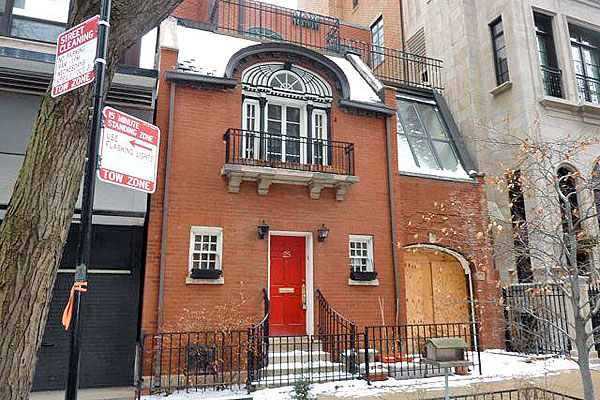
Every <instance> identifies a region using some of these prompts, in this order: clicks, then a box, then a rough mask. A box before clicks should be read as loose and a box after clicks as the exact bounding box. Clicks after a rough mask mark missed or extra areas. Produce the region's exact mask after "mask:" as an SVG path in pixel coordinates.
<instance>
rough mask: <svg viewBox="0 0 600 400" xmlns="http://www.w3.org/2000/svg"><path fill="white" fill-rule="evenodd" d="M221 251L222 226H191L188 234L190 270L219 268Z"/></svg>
mask: <svg viewBox="0 0 600 400" xmlns="http://www.w3.org/2000/svg"><path fill="white" fill-rule="evenodd" d="M222 253H223V228H213V227H205V226H193V227H192V229H191V234H190V260H189V264H190V265H189V266H190V271H191V270H192V269H205V270H220V269H221V256H222Z"/></svg>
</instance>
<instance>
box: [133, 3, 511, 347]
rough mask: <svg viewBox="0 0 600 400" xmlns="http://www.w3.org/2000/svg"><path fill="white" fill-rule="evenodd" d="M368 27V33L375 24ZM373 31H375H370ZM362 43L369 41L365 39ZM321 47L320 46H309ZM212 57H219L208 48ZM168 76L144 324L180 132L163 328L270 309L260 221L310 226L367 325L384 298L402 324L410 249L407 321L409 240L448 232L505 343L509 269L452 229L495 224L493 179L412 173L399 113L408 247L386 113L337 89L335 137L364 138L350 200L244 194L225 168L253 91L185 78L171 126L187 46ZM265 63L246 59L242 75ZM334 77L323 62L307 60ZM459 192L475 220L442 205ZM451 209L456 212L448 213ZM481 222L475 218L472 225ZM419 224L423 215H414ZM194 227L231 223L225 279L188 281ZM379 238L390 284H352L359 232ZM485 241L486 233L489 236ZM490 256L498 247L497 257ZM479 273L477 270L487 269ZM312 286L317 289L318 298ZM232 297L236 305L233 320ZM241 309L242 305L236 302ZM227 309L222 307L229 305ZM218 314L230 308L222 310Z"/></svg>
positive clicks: (152, 306) (335, 279)
mask: <svg viewBox="0 0 600 400" xmlns="http://www.w3.org/2000/svg"><path fill="white" fill-rule="evenodd" d="M202 12H204V11H202V7H198V6H197V5H195V2H193V1H186V2H185V3H184V4H183V5H182V6H181V7H180V8H179V9H178V10H177V11H176V13H175V14H174V15H176V16H180V17H185V18H189V19H196V18H202V17H201V15H202ZM363 34H365V33H364V32H363ZM366 34H367V35H368V32H367V33H366ZM359 38H360V39H363V40H364V38H362V37H360V36H359ZM307 51H309V50H307ZM207 56H209V55H207ZM160 59H161V63H160V83H159V93H158V98H157V104H156V109H157V114H156V121H157V124H158V126H159V127H160V129H161V132H162V136H161V139H162V144H161V152H162V153H161V160H160V165H159V171H158V182H159V185H158V189H157V191H156V193H155V194H154V195H153V196H152V197H151V205H150V212H149V225H148V248H147V259H146V276H145V283H144V300H143V321H142V326H143V330H145V331H147V332H154V331H156V326H157V325H156V324H157V305H158V282H159V265H160V258H161V240H162V239H163V238H162V237H161V230H162V223H163V194H164V180H165V171H166V148H167V140H168V132H169V131H172V132H173V137H172V147H171V151H172V161H171V170H170V174H169V177H168V179H169V189H168V190H169V192H168V197H169V202H168V216H167V230H166V238H164V239H166V251H165V275H164V299H163V301H164V303H163V329H165V330H167V329H179V330H181V329H186V328H187V329H192V328H194V329H199V327H198V326H197V324H198V323H199V324H200V325H202V328H204V329H207V328H214V327H217V326H218V325H219V323H220V322H222V321H223V318H228V320H229V321H232V320H238V321H239V322H240V324H241V325H243V324H244V323H246V321H258V320H259V318H260V317H261V315H262V298H261V290H262V289H263V288H266V287H267V282H268V245H269V241H268V240H267V239H265V240H260V239H259V238H258V236H257V233H256V227H257V225H259V224H260V223H261V221H263V220H265V221H266V222H267V223H268V224H269V226H270V230H271V231H287V232H309V233H311V234H312V261H313V266H314V267H313V271H314V272H313V273H314V278H313V283H314V284H313V286H314V289H320V290H321V291H322V293H323V294H324V295H325V297H326V298H327V300H328V301H329V302H330V303H331V305H332V306H333V307H334V308H335V309H336V310H337V311H339V312H340V313H341V314H342V315H344V316H345V317H347V318H348V319H351V320H353V321H355V322H356V323H357V324H359V325H360V326H365V325H373V324H381V323H382V321H381V311H380V305H379V299H380V298H381V299H383V303H384V308H385V310H384V315H385V318H386V322H387V323H392V322H393V320H394V313H395V310H394V277H393V265H394V263H393V256H392V254H393V247H394V246H397V249H398V260H397V266H398V271H397V272H398V274H399V277H400V287H399V289H400V300H401V302H400V317H401V319H402V321H406V315H405V314H403V310H404V309H405V304H404V303H405V299H404V296H403V293H404V287H405V285H406V284H407V283H406V282H404V268H403V265H404V263H403V249H402V247H403V246H404V245H407V244H414V243H420V242H424V243H427V242H428V241H429V236H428V235H429V232H431V231H432V230H436V237H437V238H438V241H437V244H439V245H442V246H443V245H448V246H450V245H452V247H454V250H456V251H458V252H459V253H461V254H463V255H464V256H465V258H466V259H467V260H469V262H470V266H471V270H472V272H473V274H472V276H473V277H477V278H476V279H473V285H474V294H475V300H476V302H478V305H477V306H476V309H477V310H476V311H477V317H478V319H479V320H480V321H482V328H481V333H482V336H481V338H482V345H483V346H484V347H500V346H501V345H502V339H503V338H502V328H501V326H500V325H499V323H500V322H501V316H502V315H501V313H500V309H498V308H497V307H494V306H492V305H491V304H492V303H493V302H494V301H495V300H496V299H497V298H498V296H499V289H498V287H497V280H498V276H497V272H496V271H495V270H494V268H493V265H492V263H491V261H490V259H489V255H487V254H486V253H485V252H486V250H485V249H487V247H486V246H485V242H482V243H480V244H476V245H472V246H471V247H469V248H467V247H466V246H465V248H456V247H457V244H456V242H451V241H450V240H447V239H446V238H445V237H444V234H443V233H441V230H442V229H443V228H444V227H446V228H449V227H452V228H453V229H455V230H457V231H458V232H460V235H462V236H464V237H469V238H473V237H478V236H477V234H478V232H485V229H486V226H487V222H486V221H484V220H482V217H481V216H482V215H484V212H483V210H484V207H485V195H484V191H483V187H482V183H469V182H449V181H446V180H436V179H426V178H416V177H408V176H402V175H400V174H399V173H398V172H397V165H398V163H397V155H396V149H397V146H396V134H395V127H396V120H395V117H391V118H390V126H391V149H392V162H391V164H392V171H393V172H392V177H393V182H392V183H393V185H392V186H393V191H394V203H395V209H394V210H393V213H394V215H395V216H396V222H397V226H396V227H395V229H396V236H397V243H393V240H392V236H391V232H390V209H389V207H390V203H389V191H388V178H387V176H388V175H387V173H388V165H387V162H386V121H385V118H384V117H382V116H374V115H364V114H363V115H359V114H354V113H349V112H347V111H345V110H343V109H341V108H340V107H339V106H338V103H339V100H340V92H339V91H338V90H334V99H333V103H332V108H331V136H332V139H333V140H338V141H345V142H352V143H354V146H355V150H354V151H355V171H356V176H357V177H358V178H359V179H360V182H359V183H356V184H354V185H352V186H351V187H350V188H349V190H348V193H347V195H346V200H345V201H336V200H335V196H334V193H333V190H332V189H323V192H322V193H321V198H320V199H319V200H312V199H311V198H310V197H309V195H308V190H307V188H306V186H301V185H286V184H273V185H271V187H270V189H269V192H268V194H267V195H266V196H260V195H259V194H257V190H256V184H255V183H253V182H252V183H251V182H242V184H241V187H240V192H239V193H238V194H233V193H230V192H229V191H228V183H227V180H226V179H225V178H224V177H223V176H222V175H221V168H222V167H223V165H224V157H225V145H224V142H223V134H224V133H225V132H226V131H227V129H228V128H240V127H241V121H242V107H241V105H242V88H241V85H237V86H236V87H235V88H234V89H228V90H221V89H216V90H207V89H201V88H195V87H190V86H184V85H177V87H176V90H175V106H174V110H173V126H172V127H169V98H170V88H171V85H172V83H170V82H169V81H167V80H165V72H166V71H171V70H173V69H174V68H175V67H176V64H177V53H176V52H174V51H171V50H166V49H162V50H161V58H160ZM284 59H285V57H283V58H281V57H271V58H267V59H265V58H263V59H261V60H260V61H261V62H265V61H271V60H273V61H282V60H284ZM256 62H257V60H252V59H248V60H246V62H245V64H244V66H243V67H241V68H240V69H239V70H238V72H237V75H236V78H239V77H240V76H239V75H240V71H241V70H243V69H244V68H245V67H247V66H249V65H252V64H253V63H256ZM294 63H295V65H300V66H302V67H304V68H307V69H310V70H311V71H313V72H314V73H315V74H317V75H319V76H321V77H322V78H323V79H326V80H328V82H329V84H330V85H331V86H332V87H333V88H335V87H336V82H333V81H332V80H331V78H328V77H327V75H326V74H325V71H323V70H321V69H320V68H319V67H318V66H315V65H308V64H302V62H297V61H294ZM386 103H387V105H388V106H390V107H392V108H395V107H396V104H395V96H394V91H393V90H392V89H391V88H388V89H386ZM454 197H458V198H460V200H461V207H467V208H468V209H469V210H471V211H472V214H473V215H472V216H469V217H465V216H464V215H460V213H459V212H456V210H454V209H452V207H450V206H448V208H447V209H446V210H448V212H447V215H444V213H445V211H441V212H440V211H439V210H438V208H439V205H440V204H442V203H450V201H451V199H453V198H454ZM430 212H434V213H436V214H437V215H438V216H439V218H440V221H443V222H441V225H436V226H434V227H431V226H429V225H427V224H425V223H423V221H422V218H423V215H426V214H428V213H430ZM443 217H446V218H447V219H443ZM465 218H469V222H468V223H467V222H466V221H465ZM409 221H411V222H410V223H409ZM322 224H325V225H326V226H327V227H328V228H329V229H330V233H329V237H328V238H327V240H325V241H324V242H318V241H317V240H316V232H317V229H318V228H319V227H320V226H321V225H322ZM192 226H208V227H222V228H223V257H222V269H223V278H224V284H221V285H206V284H203V285H198V284H189V283H186V277H187V276H188V274H189V271H188V257H189V248H190V229H191V227H192ZM352 234H357V235H372V236H373V238H374V239H373V242H374V256H373V258H374V263H375V266H376V270H377V272H378V274H379V275H378V280H379V285H378V286H350V285H349V283H348V277H349V267H348V238H349V235H352ZM415 235H417V236H415ZM485 237H487V236H484V237H483V239H482V238H481V235H480V236H479V238H480V239H482V240H485ZM483 255H487V256H488V257H487V258H485V257H483ZM476 273H477V274H476ZM310 295H311V293H309V296H310ZM223 304H225V305H227V307H230V309H229V310H228V314H229V315H227V316H226V317H225V316H223V315H217V314H219V313H220V312H223V311H222V310H223ZM229 305H230V306H229ZM219 307H221V308H219ZM186 310H190V311H193V312H194V313H195V314H194V315H202V316H201V317H199V318H200V320H199V321H200V322H198V321H196V323H195V322H194V321H191V320H190V318H188V317H186V313H187V311H186ZM215 310H220V311H219V312H215Z"/></svg>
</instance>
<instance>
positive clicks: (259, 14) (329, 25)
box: [210, 0, 340, 50]
mask: <svg viewBox="0 0 600 400" xmlns="http://www.w3.org/2000/svg"><path fill="white" fill-rule="evenodd" d="M210 23H211V24H212V26H213V28H214V29H216V30H217V31H219V32H222V33H225V34H235V35H238V36H246V37H249V38H253V39H258V40H261V41H265V40H267V41H277V42H288V43H294V44H297V45H300V46H304V47H309V48H313V49H316V50H327V49H328V48H329V47H330V46H331V45H332V44H335V43H337V41H338V38H339V32H340V21H339V20H338V19H337V18H332V17H328V16H325V15H320V14H314V13H310V12H306V11H301V10H293V9H289V8H284V7H278V6H275V5H272V4H267V3H263V2H260V1H254V0H215V2H214V5H213V9H212V12H211V20H210Z"/></svg>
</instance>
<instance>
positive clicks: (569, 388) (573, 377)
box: [318, 370, 600, 400]
mask: <svg viewBox="0 0 600 400" xmlns="http://www.w3.org/2000/svg"><path fill="white" fill-rule="evenodd" d="M592 377H593V379H594V388H595V390H596V394H597V395H598V396H600V372H598V371H592ZM530 385H533V386H537V387H539V388H542V389H548V390H552V391H555V392H558V393H563V394H568V395H571V396H575V397H579V398H583V390H582V386H581V378H580V376H579V371H574V370H571V371H564V372H561V373H558V374H552V375H549V376H546V377H538V378H531V379H518V378H512V379H509V380H506V381H501V382H482V383H475V384H473V385H469V386H466V387H458V388H451V389H450V395H460V394H475V393H483V392H491V391H496V390H507V389H517V388H520V387H527V386H530ZM374 391H375V392H377V389H375V390H374ZM362 392H363V391H362V390H361V393H362ZM443 396H444V391H443V390H417V391H414V392H405V391H398V392H392V393H379V394H378V393H373V395H367V396H360V397H351V396H348V395H346V394H345V395H343V396H336V395H319V396H318V399H319V400H339V399H351V398H352V399H360V400H419V399H425V398H431V397H443Z"/></svg>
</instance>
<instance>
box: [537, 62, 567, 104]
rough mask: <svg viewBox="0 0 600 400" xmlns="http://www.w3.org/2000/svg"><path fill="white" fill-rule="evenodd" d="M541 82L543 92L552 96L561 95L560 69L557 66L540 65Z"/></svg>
mask: <svg viewBox="0 0 600 400" xmlns="http://www.w3.org/2000/svg"><path fill="white" fill-rule="evenodd" d="M541 69H542V82H543V84H544V94H546V96H552V97H560V98H562V97H563V91H562V71H561V70H560V69H557V68H551V67H546V66H544V65H542V66H541Z"/></svg>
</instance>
